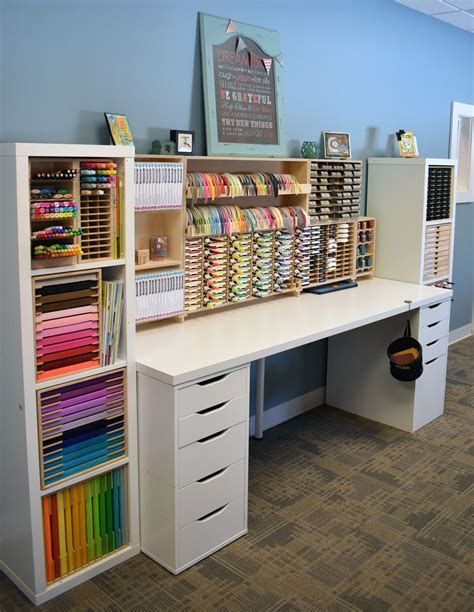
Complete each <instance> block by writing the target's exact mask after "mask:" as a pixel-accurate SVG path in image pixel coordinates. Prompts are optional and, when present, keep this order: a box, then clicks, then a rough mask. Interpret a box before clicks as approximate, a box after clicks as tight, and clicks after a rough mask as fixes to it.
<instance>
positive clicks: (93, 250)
mask: <svg viewBox="0 0 474 612" xmlns="http://www.w3.org/2000/svg"><path fill="white" fill-rule="evenodd" d="M133 156H134V149H133V147H115V146H88V145H54V144H0V189H1V192H0V203H1V207H2V213H3V218H2V224H1V234H2V235H1V244H2V257H1V262H2V263H1V265H2V291H3V295H4V297H3V300H2V306H3V310H2V317H1V319H0V326H1V327H0V330H1V338H0V346H1V351H2V355H1V363H2V368H1V373H0V376H1V389H2V394H3V403H2V411H1V413H2V422H1V426H0V449H1V457H0V470H1V476H2V479H1V481H2V504H1V505H2V521H1V526H0V529H1V540H2V551H1V553H2V558H1V564H0V569H1V570H2V571H4V572H5V573H6V574H7V576H9V577H10V578H11V579H12V580H13V582H14V583H15V584H16V585H17V586H18V587H19V588H20V589H21V590H22V591H23V592H24V593H25V595H26V596H27V597H29V599H31V601H32V602H33V603H35V604H40V603H43V602H45V601H47V600H48V599H51V598H52V597H55V596H56V595H58V594H60V593H62V592H64V591H66V590H67V589H69V588H72V587H73V586H75V585H77V584H79V583H81V582H83V581H84V580H87V579H89V578H91V577H93V576H95V575H97V574H98V573H100V572H101V571H104V570H106V569H108V568H109V567H112V566H113V565H115V564H117V563H119V562H120V561H122V560H124V559H126V558H128V557H130V556H132V555H134V554H136V553H137V552H138V550H139V536H138V484H137V444H136V437H137V429H136V428H137V423H136V383H135V356H134V343H135V326H134V320H135V287H134V254H133V249H132V245H133V242H134V215H133V207H132V206H131V203H132V202H133V169H134V158H133ZM84 170H87V172H81V171H84ZM115 172H116V173H117V174H115ZM38 174H39V175H41V176H38ZM43 174H44V175H48V174H49V175H50V176H42V175H43ZM84 177H88V178H89V181H85V180H84ZM99 177H102V178H103V179H106V180H105V181H102V180H99ZM82 183H88V187H89V188H88V189H86V188H85V187H84V185H83V184H82ZM105 184H107V185H108V187H103V188H101V187H100V186H99V185H102V186H103V185H105ZM42 189H47V190H48V191H43V192H42V191H41V190H42ZM32 190H34V193H33V199H32V197H31V192H32ZM59 190H63V191H64V193H62V192H60V191H59ZM81 191H82V193H81ZM84 191H86V192H92V191H94V194H95V195H94V194H93V193H84ZM54 192H55V193H56V195H58V194H59V195H58V197H57V198H56V199H55V198H54V197H52V196H54ZM98 192H104V193H98ZM42 195H44V196H45V197H42ZM59 196H64V198H62V197H59ZM36 199H37V200H38V203H39V204H41V206H39V207H37V208H38V213H37V215H36V217H38V216H42V215H44V216H45V218H44V219H43V218H34V217H35V215H34V212H33V214H32V210H33V211H34V210H35V207H34V206H33V207H32V204H33V205H34V204H35V200H36ZM65 201H68V202H73V203H74V205H71V206H69V207H65V206H64V205H63V206H62V208H71V209H72V210H63V211H59V210H57V209H58V208H61V206H58V207H56V208H55V209H54V210H53V208H54V207H53V208H52V209H51V210H53V212H47V211H46V208H48V207H45V206H44V203H45V202H50V203H51V204H54V203H56V204H58V203H59V204H61V202H65ZM41 208H43V210H42V211H41V210H39V209H41ZM64 213H65V214H64ZM70 213H74V214H70ZM46 215H52V216H46ZM60 215H62V216H60ZM32 216H33V218H32ZM49 226H61V228H62V230H64V229H78V228H80V227H81V228H82V230H83V231H82V233H81V235H73V233H71V234H70V235H67V236H66V235H64V234H68V232H64V231H63V232H62V235H61V236H60V237H59V238H58V237H57V236H52V239H53V242H55V241H56V239H58V240H59V241H63V243H64V244H77V245H78V246H80V247H81V249H82V253H81V254H78V255H74V256H72V257H70V256H66V257H54V258H53V257H51V258H48V259H44V260H43V259H32V253H34V250H33V251H32V246H31V245H32V244H33V246H34V245H35V244H36V243H41V241H42V240H43V239H44V234H41V233H40V234H39V236H38V235H36V236H35V233H36V232H44V230H45V228H46V227H49ZM53 233H54V231H53ZM59 233H61V232H59ZM33 236H35V237H34V238H33ZM32 239H33V242H32ZM45 244H48V243H47V242H46V243H45ZM125 247H127V248H125ZM3 249H4V250H3ZM60 250H61V249H60ZM91 487H92V488H91ZM86 492H89V493H88V494H90V495H89V497H87V495H86V496H85V494H86ZM19 526H20V527H19Z"/></svg>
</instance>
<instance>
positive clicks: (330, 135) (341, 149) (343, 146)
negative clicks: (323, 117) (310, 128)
mask: <svg viewBox="0 0 474 612" xmlns="http://www.w3.org/2000/svg"><path fill="white" fill-rule="evenodd" d="M323 144H324V157H326V158H328V159H330V158H332V157H334V158H337V159H344V158H348V157H350V156H351V140H350V136H349V134H348V132H323Z"/></svg>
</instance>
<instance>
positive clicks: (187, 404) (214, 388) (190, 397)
mask: <svg viewBox="0 0 474 612" xmlns="http://www.w3.org/2000/svg"><path fill="white" fill-rule="evenodd" d="M177 393H178V418H179V419H182V418H183V417H186V416H188V415H190V414H193V413H194V412H198V411H199V410H203V408H210V407H211V406H216V405H217V404H220V403H222V402H226V401H227V400H230V399H234V397H240V396H241V395H246V394H247V368H246V367H245V368H241V369H240V370H234V371H233V372H227V373H223V374H219V375H217V376H213V377H211V378H208V379H206V380H202V381H200V382H198V383H194V384H193V385H189V387H184V388H183V389H179V390H178V391H177Z"/></svg>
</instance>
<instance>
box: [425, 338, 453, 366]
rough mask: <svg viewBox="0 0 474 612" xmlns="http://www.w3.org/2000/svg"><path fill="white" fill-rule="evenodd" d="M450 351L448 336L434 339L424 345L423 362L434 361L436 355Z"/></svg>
mask: <svg viewBox="0 0 474 612" xmlns="http://www.w3.org/2000/svg"><path fill="white" fill-rule="evenodd" d="M447 352H448V336H447V335H446V336H443V337H442V338H439V340H433V341H432V342H430V343H429V344H425V346H424V347H423V363H426V362H427V361H432V360H433V359H435V358H436V357H440V356H441V355H446V353H447Z"/></svg>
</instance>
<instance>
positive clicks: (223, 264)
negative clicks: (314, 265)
mask: <svg viewBox="0 0 474 612" xmlns="http://www.w3.org/2000/svg"><path fill="white" fill-rule="evenodd" d="M185 253H186V257H185V309H186V311H187V312H188V313H191V312H196V311H201V310H207V309H213V308H217V307H219V306H228V305H230V304H237V303H242V302H245V301H248V300H252V299H258V298H264V297H270V296H272V295H277V294H280V293H284V292H287V291H295V290H298V284H297V282H296V280H295V274H294V236H293V235H292V234H289V233H286V232H284V231H281V230H273V231H260V232H253V233H246V234H232V235H231V236H208V237H205V238H194V237H193V238H187V239H186V245H185Z"/></svg>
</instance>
